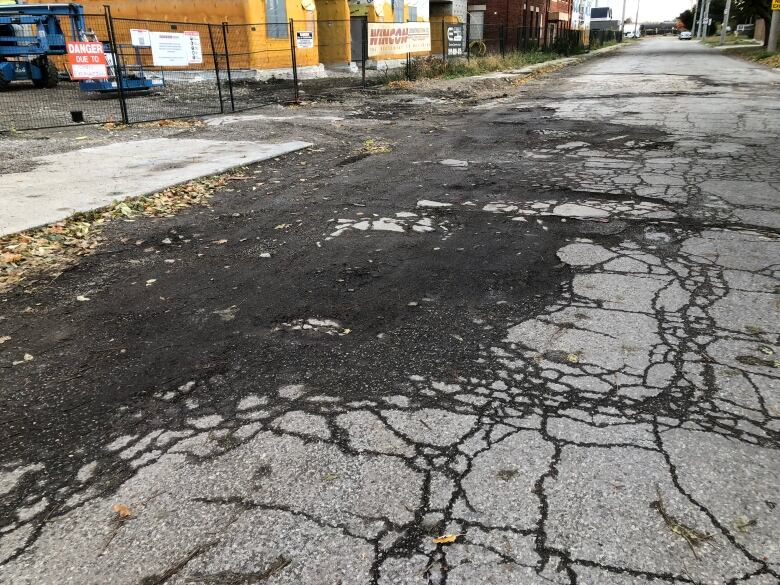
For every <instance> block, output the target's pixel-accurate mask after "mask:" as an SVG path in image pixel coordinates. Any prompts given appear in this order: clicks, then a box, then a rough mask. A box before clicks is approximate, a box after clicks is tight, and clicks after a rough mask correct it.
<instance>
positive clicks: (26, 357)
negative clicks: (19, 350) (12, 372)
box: [11, 353, 35, 366]
mask: <svg viewBox="0 0 780 585" xmlns="http://www.w3.org/2000/svg"><path fill="white" fill-rule="evenodd" d="M33 359H35V358H33V356H31V355H30V354H29V353H26V354H24V357H23V358H22V359H20V360H16V361H15V362H11V365H14V366H19V365H21V364H23V363H25V362H31V361H33Z"/></svg>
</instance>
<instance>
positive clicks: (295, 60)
mask: <svg viewBox="0 0 780 585" xmlns="http://www.w3.org/2000/svg"><path fill="white" fill-rule="evenodd" d="M290 57H291V60H292V74H293V101H294V102H295V103H296V104H297V103H298V56H297V54H296V51H295V24H294V22H293V19H292V18H291V19H290Z"/></svg>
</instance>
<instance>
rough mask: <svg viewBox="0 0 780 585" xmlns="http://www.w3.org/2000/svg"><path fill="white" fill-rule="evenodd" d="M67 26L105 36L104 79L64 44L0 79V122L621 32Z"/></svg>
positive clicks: (202, 104) (353, 76) (583, 43)
mask: <svg viewBox="0 0 780 585" xmlns="http://www.w3.org/2000/svg"><path fill="white" fill-rule="evenodd" d="M62 25H63V32H64V34H65V36H66V38H67V39H70V40H78V41H89V42H92V43H100V44H101V45H102V46H103V51H104V55H105V60H106V72H107V75H108V79H105V78H104V79H97V80H89V79H88V80H84V79H82V80H81V81H74V80H72V77H74V75H72V73H73V70H72V69H73V65H72V64H71V62H70V61H69V57H70V55H64V54H60V55H53V56H51V57H49V60H50V62H51V64H52V66H53V67H55V68H56V84H53V85H54V86H52V87H40V85H41V84H40V83H35V82H33V81H14V82H12V83H10V84H5V85H4V86H3V87H0V132H7V131H12V130H27V129H41V128H50V127H57V126H67V125H72V124H83V123H86V124H104V123H127V124H132V123H138V122H147V121H154V120H162V119H173V118H190V117H198V116H207V115H213V114H220V113H226V112H238V111H242V110H247V109H251V108H256V107H260V106H264V105H268V104H278V103H295V102H298V101H299V100H301V99H320V100H327V99H330V98H337V97H338V95H339V94H340V93H343V92H344V91H347V90H350V89H353V88H360V87H366V86H368V85H370V84H376V83H381V82H384V81H387V80H388V79H391V78H396V79H397V78H401V77H406V78H407V79H412V78H416V77H418V76H419V75H420V67H419V66H418V65H419V64H420V63H426V64H430V63H432V62H435V63H439V65H441V64H445V65H446V64H448V63H451V62H452V61H454V60H459V59H466V60H471V59H479V58H482V57H489V56H497V57H498V56H500V57H502V58H505V57H507V56H511V55H517V54H520V53H542V52H545V53H555V54H560V55H570V54H574V53H577V52H582V51H586V50H589V49H590V48H598V47H601V46H604V45H605V44H607V43H610V42H619V41H620V40H621V39H620V35H619V34H618V33H615V32H613V31H579V30H568V29H565V28H562V29H561V30H555V29H553V28H539V27H509V26H505V25H486V24H479V25H477V24H471V23H450V22H443V21H436V22H431V23H429V24H428V23H400V22H399V23H381V24H379V25H377V24H374V23H368V22H367V20H366V19H365V18H362V17H355V18H351V19H350V20H315V19H312V20H295V21H292V20H291V21H289V22H277V23H257V24H228V23H218V24H199V23H191V22H190V23H185V22H170V21H160V20H140V19H129V18H117V17H112V15H111V12H110V8H108V7H107V8H106V12H105V14H91V15H86V16H85V18H84V24H83V28H84V30H78V31H77V30H71V28H72V27H73V25H72V23H68V22H62ZM412 26H417V27H420V26H422V27H423V30H424V31H426V35H427V37H426V38H425V39H424V40H425V41H426V42H425V43H424V44H423V45H421V46H418V47H417V49H418V50H417V51H416V52H413V53H406V52H404V53H403V54H400V55H399V54H384V53H382V54H379V53H377V49H376V48H375V47H372V48H369V35H370V32H369V31H370V30H374V29H376V28H380V29H381V30H382V31H390V32H391V33H392V32H393V29H394V28H395V29H404V27H407V28H411V27H412ZM372 27H373V28H372ZM428 30H429V32H428ZM32 32H33V33H34V31H32ZM375 32H376V31H375ZM588 32H589V33H590V34H588ZM3 39H6V42H8V39H9V37H4V36H3V33H2V30H0V43H2V42H3ZM372 39H373V37H372ZM372 43H373V40H372ZM420 47H422V50H419V49H420ZM372 49H373V50H372ZM182 50H184V52H185V53H186V55H185V56H184V57H182V52H181V51H182ZM390 53H393V51H390ZM548 57H549V55H545V56H540V57H539V59H540V60H543V59H544V58H548ZM533 58H534V57H533V55H530V61H529V62H532V61H533ZM182 59H183V61H182ZM433 70H435V67H434V68H433ZM428 71H431V69H430V67H429V68H428Z"/></svg>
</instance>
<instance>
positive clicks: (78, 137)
mask: <svg viewBox="0 0 780 585" xmlns="http://www.w3.org/2000/svg"><path fill="white" fill-rule="evenodd" d="M87 138H89V136H76V138H75V139H74V140H86V139H87Z"/></svg>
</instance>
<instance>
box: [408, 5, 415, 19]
mask: <svg viewBox="0 0 780 585" xmlns="http://www.w3.org/2000/svg"><path fill="white" fill-rule="evenodd" d="M409 22H417V6H410V7H409Z"/></svg>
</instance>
